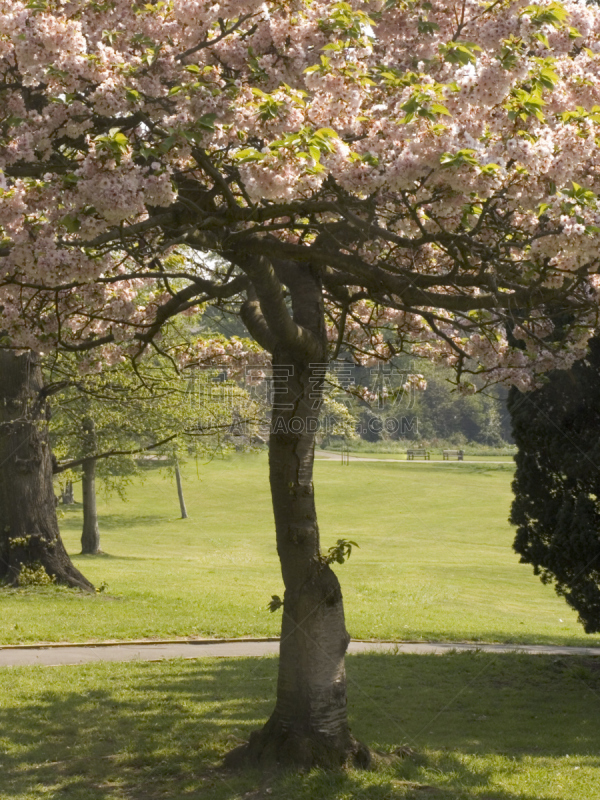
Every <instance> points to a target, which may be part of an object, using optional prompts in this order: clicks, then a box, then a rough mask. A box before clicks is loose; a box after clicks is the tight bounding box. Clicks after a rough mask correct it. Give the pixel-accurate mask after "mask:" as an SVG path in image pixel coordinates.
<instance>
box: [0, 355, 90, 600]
mask: <svg viewBox="0 0 600 800" xmlns="http://www.w3.org/2000/svg"><path fill="white" fill-rule="evenodd" d="M47 418H48V410H47V404H46V400H45V397H44V393H43V383H42V373H41V369H40V365H39V360H38V358H37V356H36V355H35V354H34V353H31V352H26V353H22V354H17V353H15V352H14V351H10V350H0V581H4V582H6V583H8V584H9V585H12V586H18V585H19V584H20V583H23V582H24V579H23V576H22V574H21V573H22V569H23V568H24V567H26V568H28V569H30V570H34V571H37V570H39V569H40V567H43V569H44V570H45V571H46V573H47V574H48V575H50V576H51V577H53V578H54V579H55V580H56V581H57V582H59V583H64V584H67V585H69V586H73V587H78V588H81V589H86V590H89V591H92V590H93V586H92V585H91V583H90V582H89V581H88V580H87V579H86V578H84V576H83V575H82V574H81V573H80V572H79V570H77V569H76V568H75V566H74V565H73V564H72V562H71V560H70V558H69V556H68V555H67V552H66V550H65V548H64V546H63V543H62V540H61V538H60V533H59V529H58V522H57V518H56V505H55V497H54V490H53V486H52V457H51V452H50V446H49V444H48V435H47Z"/></svg>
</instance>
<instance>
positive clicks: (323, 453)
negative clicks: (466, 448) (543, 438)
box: [315, 450, 514, 466]
mask: <svg viewBox="0 0 600 800" xmlns="http://www.w3.org/2000/svg"><path fill="white" fill-rule="evenodd" d="M344 458H347V459H348V461H354V462H355V463H358V462H360V461H377V462H378V463H380V464H435V465H436V466H437V465H438V464H440V465H441V464H443V465H444V466H445V465H447V464H453V465H454V466H456V465H457V464H484V465H485V464H509V465H510V466H514V461H488V459H487V458H483V457H482V458H480V459H478V458H477V457H476V456H473V457H471V458H469V457H468V456H467V458H465V460H464V461H458V460H457V459H456V458H454V459H453V460H452V461H443V460H442V459H440V460H439V461H438V460H436V459H430V460H428V461H426V460H425V459H424V458H420V459H416V460H414V461H413V460H411V461H408V460H407V459H404V458H402V459H401V458H371V457H370V456H357V455H353V454H349V455H345V456H344ZM315 460H316V461H338V462H341V460H342V454H341V453H335V452H333V451H332V450H317V451H316V452H315Z"/></svg>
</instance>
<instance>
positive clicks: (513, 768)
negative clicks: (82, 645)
mask: <svg viewBox="0 0 600 800" xmlns="http://www.w3.org/2000/svg"><path fill="white" fill-rule="evenodd" d="M595 661H596V663H594V659H587V660H584V659H578V658H569V659H565V660H562V661H561V660H558V659H554V658H550V657H546V656H512V655H501V656H498V655H490V654H473V653H461V654H450V655H445V656H409V655H405V656H394V655H386V654H377V655H375V654H362V655H358V656H351V657H349V658H348V660H347V662H348V677H349V695H350V702H349V708H350V716H351V724H352V728H353V731H354V733H355V735H356V736H357V737H358V738H360V739H362V740H363V741H365V742H367V743H368V744H369V745H371V746H372V747H374V748H376V749H378V750H380V751H385V752H393V751H394V750H396V749H397V748H399V747H409V748H410V750H407V751H406V755H405V757H404V758H402V759H399V760H398V761H397V762H396V763H395V764H394V765H392V766H388V767H385V768H382V769H379V770H378V771H375V772H357V771H352V770H351V771H349V772H346V773H337V774H336V773H333V774H325V773H322V772H320V771H313V772H310V773H307V774H304V775H285V774H282V775H278V776H261V775H259V774H256V773H252V772H249V773H244V774H236V775H232V774H228V773H224V772H222V771H219V769H218V765H219V762H220V759H221V758H222V756H223V754H224V753H225V752H227V751H228V750H229V749H231V748H232V747H234V746H235V745H236V744H237V743H238V742H240V741H241V740H244V739H246V738H247V736H248V734H249V732H250V731H251V730H253V729H255V728H256V727H257V726H259V725H261V724H262V723H263V722H264V720H265V718H266V717H267V715H268V713H269V711H270V709H271V706H272V701H273V695H274V690H275V676H276V660H275V659H274V658H263V659H223V660H218V659H214V660H199V661H181V660H180V661H167V662H162V663H156V664H152V663H144V664H139V663H138V664H136V663H130V664H90V665H86V666H81V667H46V668H44V667H42V668H40V667H23V668H13V669H9V668H4V669H1V670H0V798H2V800H47V798H59V797H60V798H70V800H126V799H127V800H159V799H160V798H165V800H166V798H169V800H172V799H175V798H177V800H178V799H179V798H186V799H187V800H241V798H246V800H268V798H271V799H272V800H309V799H310V800H321V799H322V800H394V799H395V798H413V800H417V798H432V799H434V798H435V799H436V800H517V799H519V800H575V799H576V798H577V799H579V798H582V800H598V798H600V755H599V753H600V728H599V726H598V715H599V713H600V664H598V663H597V659H596V660H595Z"/></svg>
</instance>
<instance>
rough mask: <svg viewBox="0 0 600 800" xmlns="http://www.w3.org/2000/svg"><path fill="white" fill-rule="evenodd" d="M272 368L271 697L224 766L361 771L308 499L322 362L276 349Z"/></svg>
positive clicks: (329, 590)
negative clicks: (274, 667)
mask: <svg viewBox="0 0 600 800" xmlns="http://www.w3.org/2000/svg"><path fill="white" fill-rule="evenodd" d="M324 352H325V349H324ZM323 360H324V359H323ZM273 369H274V373H275V384H276V386H275V395H276V397H277V401H276V402H275V403H274V408H273V414H272V418H271V436H270V441H269V468H270V484H271V495H272V500H273V510H274V516H275V527H276V532H277V551H278V553H279V558H280V561H281V570H282V575H283V581H284V584H285V595H284V606H283V621H282V630H281V644H280V656H279V676H278V683H277V700H276V705H275V710H274V711H273V714H272V715H271V717H270V719H269V720H268V722H267V724H266V725H265V727H264V728H263V729H262V730H261V731H257V732H255V733H253V734H252V735H251V737H250V741H249V742H248V744H246V745H243V746H242V747H240V748H237V749H236V750H234V751H233V752H232V753H230V754H229V756H228V757H227V759H226V762H225V763H226V764H227V765H229V766H236V765H239V764H241V763H251V764H252V763H254V764H260V765H268V764H273V763H280V764H286V765H289V766H294V767H300V768H302V769H310V768H311V767H318V766H320V767H326V768H336V767H340V766H342V765H344V764H350V763H353V764H355V765H358V766H367V765H368V764H369V763H370V758H371V756H370V752H369V750H368V748H367V747H365V746H364V745H362V744H361V743H359V742H357V741H356V740H355V739H354V738H353V736H352V734H351V732H350V729H349V726H348V718H347V709H346V673H345V667H344V655H345V653H346V650H347V648H348V643H349V641H350V637H349V635H348V632H347V630H346V626H345V621H344V608H343V603H342V592H341V589H340V584H339V582H338V579H337V577H336V575H335V574H334V572H333V571H332V570H331V568H330V567H329V565H328V564H327V563H325V561H324V559H323V557H322V556H321V550H320V541H319V528H318V525H317V516H316V509H315V500H314V489H313V462H314V444H315V435H316V431H317V426H318V415H319V407H320V404H321V394H322V378H323V377H324V365H314V364H309V363H302V362H301V361H299V360H298V359H297V358H295V359H294V358H292V357H291V356H290V355H289V354H287V353H285V352H283V353H280V352H277V351H276V352H275V353H274V357H273Z"/></svg>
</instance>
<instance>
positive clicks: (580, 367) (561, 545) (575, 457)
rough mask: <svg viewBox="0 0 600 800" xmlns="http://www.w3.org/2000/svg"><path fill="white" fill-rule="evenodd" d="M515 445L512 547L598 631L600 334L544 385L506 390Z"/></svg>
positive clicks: (588, 629)
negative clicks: (583, 353) (581, 355)
mask: <svg viewBox="0 0 600 800" xmlns="http://www.w3.org/2000/svg"><path fill="white" fill-rule="evenodd" d="M509 409H510V413H511V416H512V424H513V433H514V438H515V442H516V444H517V447H518V452H517V456H516V462H517V469H516V473H515V479H514V482H513V490H514V494H515V497H514V501H513V505H512V513H511V522H512V524H513V525H516V526H517V534H516V538H515V544H514V548H515V550H516V551H517V553H519V555H520V556H521V561H523V562H525V563H527V564H532V565H533V569H534V573H535V574H536V575H539V576H540V577H541V579H542V582H543V583H551V582H553V583H554V584H555V587H556V591H557V592H558V594H560V595H562V596H563V597H564V598H565V599H566V601H567V603H569V605H570V606H572V607H573V608H574V609H575V610H576V611H577V612H578V614H579V620H580V622H581V623H582V624H583V626H584V628H585V631H586V633H597V632H598V631H600V536H599V535H598V534H599V531H600V336H596V337H594V338H593V339H591V340H590V350H589V354H588V355H587V356H586V358H584V359H582V360H580V361H577V362H576V363H575V364H574V365H573V366H572V368H571V369H570V370H568V371H560V372H559V371H554V372H551V373H549V374H548V379H547V383H546V385H545V386H543V387H542V388H541V389H537V390H536V391H533V392H527V393H521V392H520V391H519V390H518V389H516V388H513V389H511V390H510V393H509Z"/></svg>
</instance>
